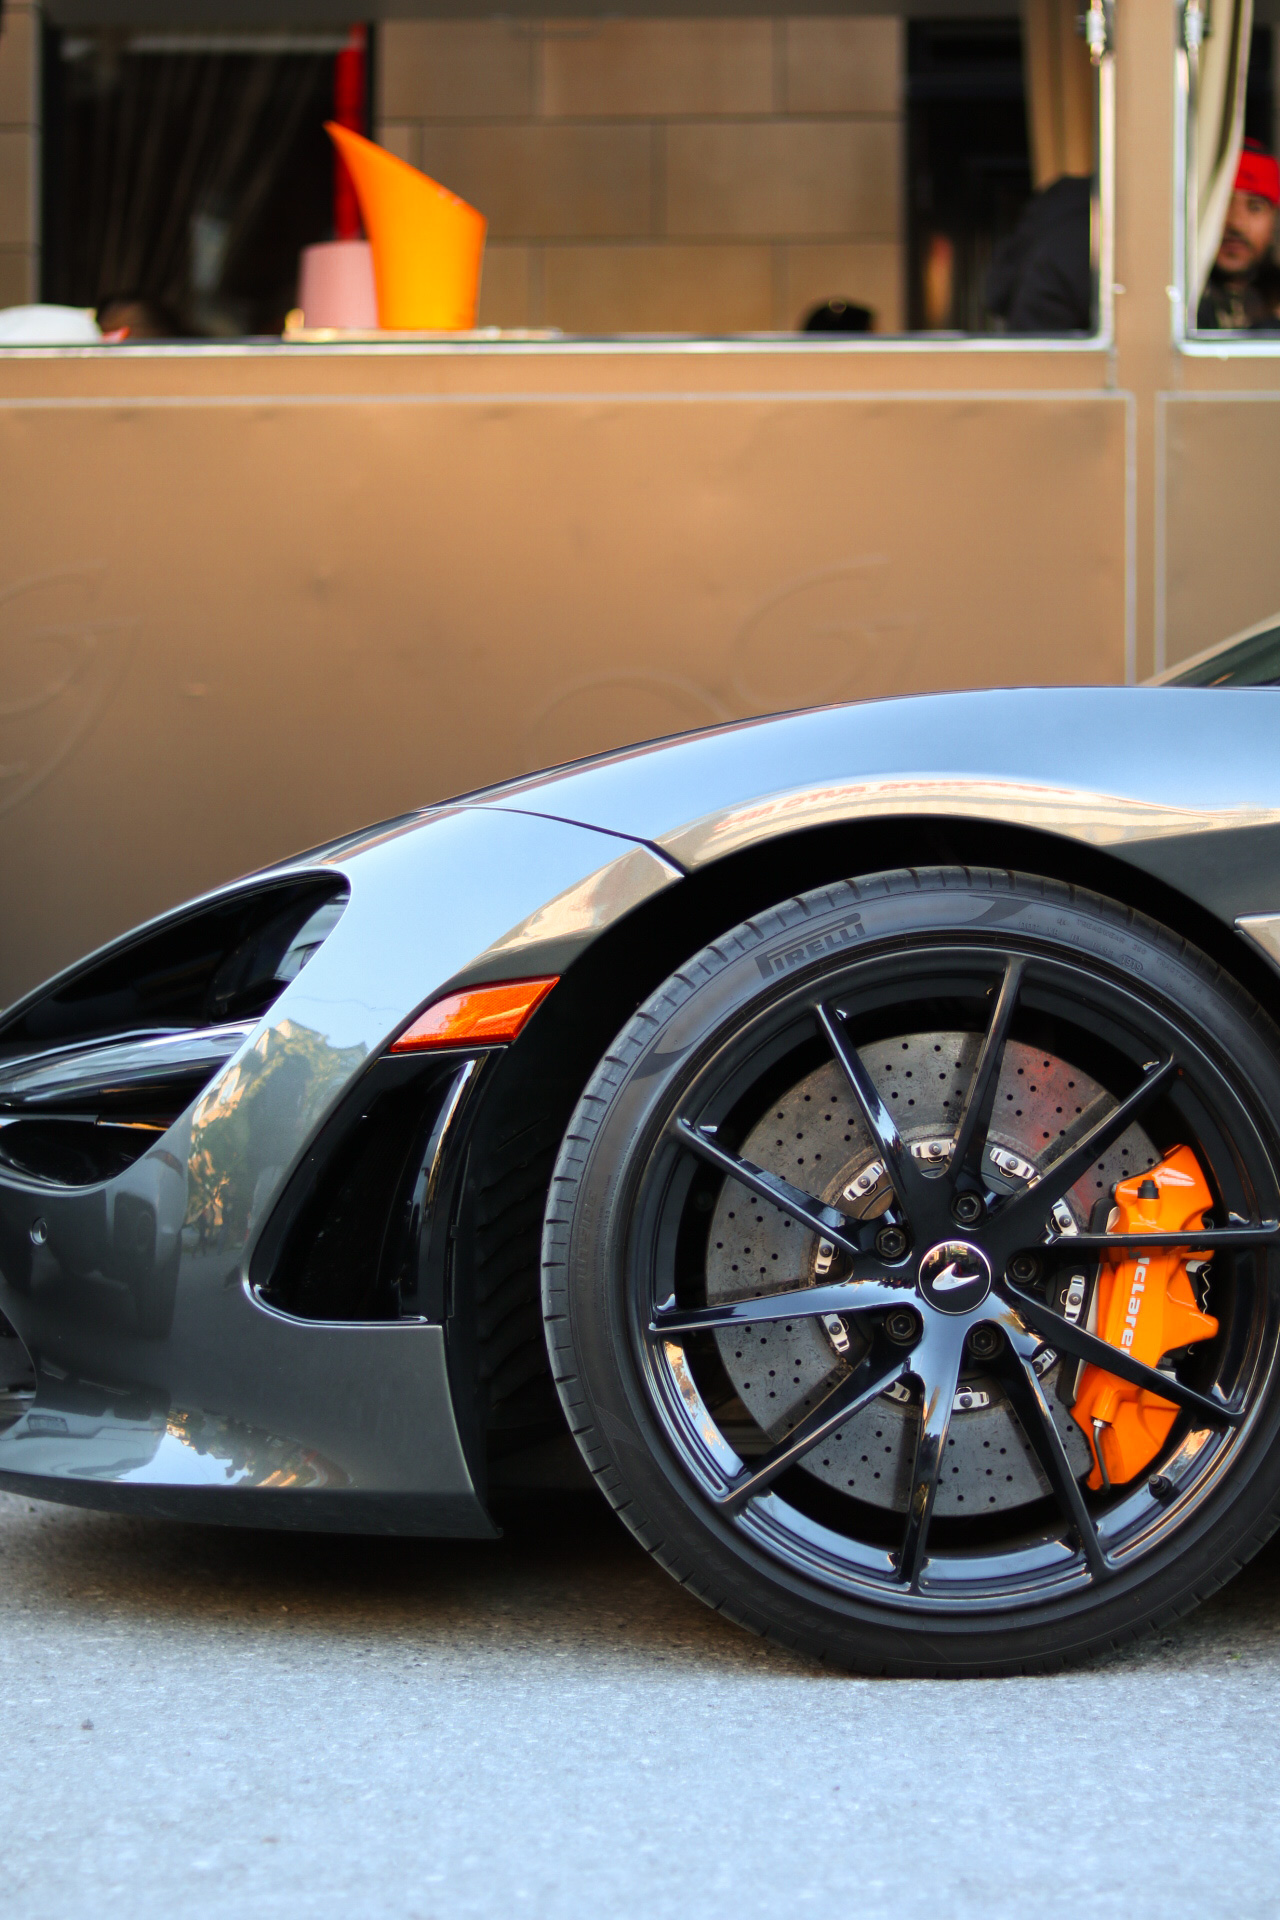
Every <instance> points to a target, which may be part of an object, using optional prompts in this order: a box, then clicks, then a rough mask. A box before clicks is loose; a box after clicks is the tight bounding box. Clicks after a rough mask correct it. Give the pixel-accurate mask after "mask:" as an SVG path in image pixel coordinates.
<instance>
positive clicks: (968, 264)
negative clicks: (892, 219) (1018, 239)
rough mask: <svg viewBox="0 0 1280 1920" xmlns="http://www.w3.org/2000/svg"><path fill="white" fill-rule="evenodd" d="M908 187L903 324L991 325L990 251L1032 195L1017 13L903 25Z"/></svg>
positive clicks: (971, 328) (981, 329)
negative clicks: (1013, 17)
mask: <svg viewBox="0 0 1280 1920" xmlns="http://www.w3.org/2000/svg"><path fill="white" fill-rule="evenodd" d="M907 185H908V191H907V209H908V211H907V313H908V321H907V324H908V326H909V327H910V328H911V329H912V330H913V331H916V330H922V329H923V330H928V331H935V330H939V329H942V330H952V329H955V330H959V331H963V332H966V333H990V332H992V331H993V330H994V322H993V319H992V316H991V314H990V312H989V311H988V307H987V297H986V282H987V273H988V270H989V268H990V265H991V257H992V254H993V252H994V251H995V248H996V246H997V244H998V242H999V241H1001V240H1003V239H1004V238H1006V237H1007V236H1008V235H1010V234H1012V232H1013V230H1014V228H1015V227H1016V225H1017V223H1018V217H1019V215H1020V214H1021V213H1022V211H1023V209H1024V208H1025V206H1026V205H1027V202H1028V201H1029V200H1030V198H1031V160H1030V154H1029V151H1028V145H1027V102H1026V87H1025V81H1024V77H1023V64H1022V33H1021V29H1020V28H1019V26H1018V23H1017V22H1016V21H1012V20H957V21H953V20H913V21H911V22H910V23H909V25H908V28H907Z"/></svg>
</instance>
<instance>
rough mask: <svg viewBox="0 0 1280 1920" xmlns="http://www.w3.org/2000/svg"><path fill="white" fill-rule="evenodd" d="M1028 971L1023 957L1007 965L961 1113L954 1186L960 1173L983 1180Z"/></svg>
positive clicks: (953, 1164)
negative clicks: (1010, 1039) (1002, 1073)
mask: <svg viewBox="0 0 1280 1920" xmlns="http://www.w3.org/2000/svg"><path fill="white" fill-rule="evenodd" d="M1025 969H1026V961H1025V960H1024V959H1022V957H1021V956H1020V955H1014V956H1013V958H1011V959H1009V960H1008V961H1006V963H1005V969H1004V978H1003V979H1002V980H1001V982H1000V986H999V990H998V991H997V993H996V1003H995V1006H994V1007H993V1008H992V1010H991V1020H990V1024H989V1025H988V1027H987V1031H986V1033H985V1034H984V1035H983V1039H982V1046H981V1048H980V1050H979V1053H978V1060H977V1064H976V1066H975V1067H974V1070H973V1078H972V1080H971V1081H970V1082H969V1091H968V1093H967V1094H966V1095H965V1100H964V1106H963V1108H962V1109H961V1113H960V1125H959V1127H958V1128H957V1130H956V1141H955V1146H954V1147H953V1149H952V1153H951V1177H952V1183H953V1184H954V1182H955V1178H956V1176H957V1174H960V1173H967V1174H968V1175H970V1177H971V1178H973V1179H974V1180H980V1179H981V1176H982V1152H983V1148H984V1147H985V1146H986V1144H987V1134H988V1132H989V1130H990V1127H991V1109H992V1107H993V1106H994V1104H995V1098H996V1088H997V1087H998V1085H999V1082H1000V1067H1001V1063H1002V1061H1003V1060H1004V1048H1005V1041H1006V1040H1007V1039H1008V1037H1009V1028H1010V1025H1011V1024H1012V1021H1013V1015H1014V1010H1015V1008H1016V1007H1017V1004H1018V995H1019V993H1020V992H1021V990H1022V976H1023V973H1024V971H1025Z"/></svg>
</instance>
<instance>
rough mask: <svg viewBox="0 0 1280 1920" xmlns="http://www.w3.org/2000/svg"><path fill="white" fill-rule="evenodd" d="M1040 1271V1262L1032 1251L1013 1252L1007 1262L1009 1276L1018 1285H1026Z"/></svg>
mask: <svg viewBox="0 0 1280 1920" xmlns="http://www.w3.org/2000/svg"><path fill="white" fill-rule="evenodd" d="M1039 1271H1040V1262H1039V1261H1038V1260H1037V1259H1036V1256H1035V1255H1034V1253H1015V1254H1014V1256H1013V1258H1012V1260H1011V1261H1010V1262H1009V1278H1010V1279H1011V1280H1016V1281H1017V1282H1018V1284H1019V1285H1020V1286H1024V1287H1025V1286H1027V1285H1028V1284H1029V1283H1030V1282H1031V1281H1032V1280H1034V1279H1035V1277H1036V1275H1037V1274H1038V1273H1039Z"/></svg>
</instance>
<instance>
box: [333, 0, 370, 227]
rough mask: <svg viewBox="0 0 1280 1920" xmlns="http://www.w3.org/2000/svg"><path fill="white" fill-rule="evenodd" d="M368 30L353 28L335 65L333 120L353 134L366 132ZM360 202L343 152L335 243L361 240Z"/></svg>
mask: <svg viewBox="0 0 1280 1920" xmlns="http://www.w3.org/2000/svg"><path fill="white" fill-rule="evenodd" d="M368 38H369V35H368V30H367V28H365V27H352V29H351V32H350V34H349V35H348V38H347V44H346V46H345V47H344V48H343V49H342V51H341V53H340V54H339V55H338V57H337V59H336V60H335V61H334V63H333V117H334V119H335V121H336V122H337V124H338V125H339V126H340V127H350V128H351V131H352V132H353V133H363V132H364V131H365V99H366V80H365V56H366V50H367V43H368ZM363 232H364V229H363V227H362V226H361V224H360V202H359V201H358V200H357V199H356V190H355V187H354V186H353V185H352V181H351V175H350V174H349V173H348V172H347V163H346V161H345V160H344V159H343V158H342V155H341V154H340V153H335V155H334V158H333V237H334V239H335V240H359V239H361V238H362V236H363Z"/></svg>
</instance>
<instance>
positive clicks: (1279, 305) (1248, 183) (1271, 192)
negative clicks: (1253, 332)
mask: <svg viewBox="0 0 1280 1920" xmlns="http://www.w3.org/2000/svg"><path fill="white" fill-rule="evenodd" d="M1277 207H1280V165H1278V164H1277V162H1276V160H1275V157H1274V155H1272V154H1270V153H1268V152H1267V150H1266V148H1265V147H1264V146H1263V145H1262V143H1261V141H1258V140H1246V141H1245V143H1244V152H1243V153H1242V154H1241V155H1240V165H1239V167H1238V168H1237V169H1236V184H1235V189H1234V191H1233V193H1232V195H1231V204H1230V206H1229V207H1228V208H1227V218H1226V224H1225V225H1224V226H1223V229H1222V239H1221V241H1220V242H1219V245H1218V257H1217V259H1216V260H1215V261H1214V263H1213V270H1212V272H1211V273H1210V275H1209V279H1208V282H1207V284H1206V286H1205V290H1204V292H1203V293H1202V294H1201V296H1200V306H1199V310H1198V312H1197V314H1196V325H1197V326H1198V327H1202V328H1205V329H1211V328H1220V327H1224V328H1228V329H1230V330H1231V331H1233V332H1236V333H1241V332H1244V331H1246V330H1247V329H1249V328H1255V327H1277V326H1280V267H1277V265H1276V263H1275V261H1274V260H1273V258H1272V256H1271V243H1272V241H1273V240H1274V238H1275V231H1276V209H1277Z"/></svg>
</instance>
